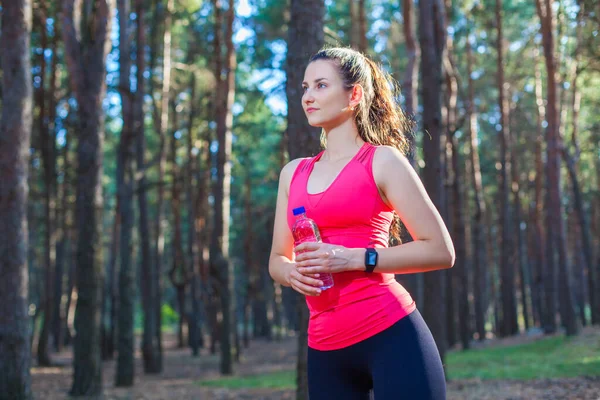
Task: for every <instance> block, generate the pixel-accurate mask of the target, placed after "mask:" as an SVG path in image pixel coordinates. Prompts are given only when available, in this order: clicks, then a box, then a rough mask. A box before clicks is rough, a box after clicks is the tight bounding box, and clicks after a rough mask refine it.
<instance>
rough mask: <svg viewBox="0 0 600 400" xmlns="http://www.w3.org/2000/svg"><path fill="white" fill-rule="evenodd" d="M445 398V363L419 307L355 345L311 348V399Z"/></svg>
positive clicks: (309, 375)
mask: <svg viewBox="0 0 600 400" xmlns="http://www.w3.org/2000/svg"><path fill="white" fill-rule="evenodd" d="M371 389H373V392H374V396H375V400H405V399H406V400H443V399H445V398H446V380H445V378H444V368H443V367H442V361H441V359H440V355H439V352H438V350H437V346H436V345H435V342H434V340H433V336H432V335H431V331H430V330H429V328H428V327H427V325H426V324H425V321H424V320H423V318H422V317H421V314H420V313H419V311H418V310H415V311H413V312H412V313H411V314H410V315H408V316H406V317H404V318H402V319H401V320H400V321H398V322H396V323H395V324H394V325H392V326H391V327H389V328H388V329H386V330H384V331H383V332H380V333H378V334H376V335H374V336H372V337H370V338H368V339H365V340H363V341H361V342H359V343H356V344H354V345H352V346H349V347H346V348H343V349H339V350H330V351H319V350H314V349H311V348H310V347H309V348H308V391H309V398H310V400H338V399H339V400H368V399H369V391H370V390H371Z"/></svg>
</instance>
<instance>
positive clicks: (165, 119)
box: [152, 0, 174, 372]
mask: <svg viewBox="0 0 600 400" xmlns="http://www.w3.org/2000/svg"><path fill="white" fill-rule="evenodd" d="M173 1H174V0H166V10H165V11H164V12H165V14H164V27H165V30H164V34H163V39H164V40H163V67H162V89H161V98H160V99H161V106H160V120H159V122H160V123H159V125H158V127H157V129H156V130H157V132H158V135H159V143H160V144H159V154H158V182H159V185H158V199H157V201H156V229H155V232H156V243H155V254H154V262H155V263H156V265H155V266H154V269H153V271H152V272H153V274H154V276H153V277H152V282H153V283H152V292H153V296H154V303H155V309H154V311H155V312H156V317H155V318H156V319H155V322H156V329H155V331H154V332H155V334H156V343H157V346H158V347H157V349H158V353H157V356H158V359H157V362H158V365H157V367H158V370H159V371H158V372H162V369H163V351H162V332H161V326H162V317H161V307H162V271H163V255H164V250H165V234H164V232H165V229H166V222H167V221H166V219H165V218H164V214H165V209H164V208H165V202H164V186H165V185H164V177H165V166H166V157H167V152H166V143H167V142H166V140H167V132H168V130H169V101H170V93H169V91H170V86H171V50H172V49H171V25H172V20H173V7H174V5H173ZM155 28H156V27H155Z"/></svg>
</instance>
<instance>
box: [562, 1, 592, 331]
mask: <svg viewBox="0 0 600 400" xmlns="http://www.w3.org/2000/svg"><path fill="white" fill-rule="evenodd" d="M583 7H584V4H581V8H580V10H579V12H578V13H577V44H576V47H575V54H574V55H573V59H574V60H573V63H572V65H571V69H572V84H571V87H572V88H573V89H572V92H573V97H572V102H571V124H572V127H571V143H572V148H573V152H574V155H573V156H571V155H570V152H569V150H568V149H567V147H566V146H563V148H562V156H563V158H564V160H565V164H566V166H567V171H568V173H569V178H570V179H571V186H572V188H573V200H574V203H575V204H574V207H575V211H576V212H577V217H578V223H579V234H580V235H581V246H582V250H583V261H584V265H585V269H586V270H587V277H588V279H587V284H588V286H587V288H588V293H589V296H590V300H589V301H590V309H591V312H592V324H600V295H598V289H599V288H598V287H596V284H595V282H596V281H597V274H598V272H597V271H596V268H595V267H594V256H593V252H592V248H593V245H592V233H591V231H590V224H589V221H588V218H587V216H586V215H585V210H584V206H583V199H582V196H581V189H580V185H579V181H578V176H579V164H578V161H579V156H580V146H579V135H578V132H579V109H580V106H581V92H580V91H579V87H578V84H577V80H578V77H579V61H580V58H581V56H580V47H581V46H582V40H583V38H582V30H583V28H582V18H583V17H582V15H583V11H584V10H583Z"/></svg>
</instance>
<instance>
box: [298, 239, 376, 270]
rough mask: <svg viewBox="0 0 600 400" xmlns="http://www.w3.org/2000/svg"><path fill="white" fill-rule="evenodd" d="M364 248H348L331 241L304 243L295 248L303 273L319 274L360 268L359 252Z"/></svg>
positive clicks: (299, 268)
mask: <svg viewBox="0 0 600 400" xmlns="http://www.w3.org/2000/svg"><path fill="white" fill-rule="evenodd" d="M361 250H362V252H361V253H360V254H364V249H348V248H346V247H344V246H336V245H332V244H329V243H314V242H313V243H311V242H307V243H302V244H300V245H298V247H296V248H294V252H295V253H296V254H298V255H297V256H296V260H295V262H296V265H297V267H298V272H300V273H301V274H304V275H306V274H319V273H332V274H335V273H337V272H343V271H352V270H356V269H359V268H360V265H359V263H358V261H357V260H358V258H359V253H358V251H361Z"/></svg>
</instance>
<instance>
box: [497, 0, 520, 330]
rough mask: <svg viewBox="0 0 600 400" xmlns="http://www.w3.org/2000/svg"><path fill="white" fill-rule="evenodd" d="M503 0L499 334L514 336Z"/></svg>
mask: <svg viewBox="0 0 600 400" xmlns="http://www.w3.org/2000/svg"><path fill="white" fill-rule="evenodd" d="M503 14H504V11H503V7H502V0H496V29H497V32H498V33H497V38H496V49H497V52H498V58H497V83H498V84H497V86H498V106H499V108H500V124H501V126H502V128H501V130H500V135H499V138H500V164H501V169H500V219H499V225H500V229H501V244H500V246H501V248H500V271H501V273H500V275H501V279H500V293H501V302H502V319H501V325H500V330H499V333H500V335H502V336H510V335H514V334H516V333H517V332H518V331H519V326H518V323H517V303H516V298H515V266H514V262H513V259H514V257H513V256H512V255H513V242H512V227H511V222H512V221H511V215H510V214H511V210H510V189H509V180H510V176H511V165H510V158H509V154H508V152H509V149H510V133H509V126H508V113H509V110H508V100H507V98H506V92H505V91H506V88H505V86H506V84H505V80H504V35H503V26H502V18H503Z"/></svg>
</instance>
